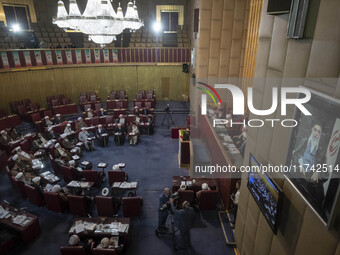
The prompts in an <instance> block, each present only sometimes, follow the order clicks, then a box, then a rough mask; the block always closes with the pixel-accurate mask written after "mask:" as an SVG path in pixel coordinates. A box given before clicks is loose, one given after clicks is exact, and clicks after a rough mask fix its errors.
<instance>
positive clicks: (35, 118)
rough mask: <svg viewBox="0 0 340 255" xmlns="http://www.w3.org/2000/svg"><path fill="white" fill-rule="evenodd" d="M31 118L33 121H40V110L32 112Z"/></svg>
mask: <svg viewBox="0 0 340 255" xmlns="http://www.w3.org/2000/svg"><path fill="white" fill-rule="evenodd" d="M31 119H32V121H33V122H37V121H41V116H40V112H36V113H32V114H31Z"/></svg>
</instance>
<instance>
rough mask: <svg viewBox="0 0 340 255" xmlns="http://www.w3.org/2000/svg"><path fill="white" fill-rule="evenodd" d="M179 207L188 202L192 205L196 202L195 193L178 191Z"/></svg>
mask: <svg viewBox="0 0 340 255" xmlns="http://www.w3.org/2000/svg"><path fill="white" fill-rule="evenodd" d="M178 195H179V199H178V205H179V206H181V205H182V203H183V202H184V201H188V202H189V203H190V204H191V205H192V204H193V202H194V197H195V193H194V191H193V190H178Z"/></svg>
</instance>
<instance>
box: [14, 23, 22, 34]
mask: <svg viewBox="0 0 340 255" xmlns="http://www.w3.org/2000/svg"><path fill="white" fill-rule="evenodd" d="M12 30H13V32H15V33H16V32H19V31H20V30H21V28H20V25H19V24H14V25H13V26H12Z"/></svg>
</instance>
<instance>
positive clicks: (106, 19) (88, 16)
mask: <svg viewBox="0 0 340 255" xmlns="http://www.w3.org/2000/svg"><path fill="white" fill-rule="evenodd" d="M53 23H54V24H56V25H58V26H59V27H60V28H64V29H68V28H70V29H73V30H75V31H79V32H82V33H84V34H87V35H89V40H92V41H93V42H95V43H98V44H100V45H101V46H105V45H106V44H108V43H111V42H112V41H113V40H116V36H117V35H119V34H121V33H122V32H123V30H124V29H129V30H130V32H134V31H136V30H138V29H139V28H141V27H142V26H144V23H143V21H142V20H141V19H139V15H138V10H137V6H136V2H134V3H132V2H131V1H130V2H129V3H128V4H127V9H126V14H125V17H124V15H123V9H122V8H121V7H120V3H119V7H118V8H117V12H115V11H114V9H113V7H112V5H111V3H110V2H109V0H88V1H87V4H86V8H85V10H84V12H83V14H81V13H80V11H79V8H78V5H77V1H76V0H70V7H69V13H67V11H66V8H65V5H64V3H63V1H61V0H59V1H58V13H57V18H55V19H53Z"/></svg>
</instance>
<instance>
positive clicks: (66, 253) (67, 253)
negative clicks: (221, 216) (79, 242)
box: [60, 246, 87, 255]
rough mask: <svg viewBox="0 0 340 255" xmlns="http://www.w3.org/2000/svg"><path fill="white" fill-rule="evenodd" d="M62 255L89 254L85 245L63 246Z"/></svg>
mask: <svg viewBox="0 0 340 255" xmlns="http://www.w3.org/2000/svg"><path fill="white" fill-rule="evenodd" d="M60 253H61V255H87V253H86V250H85V248H84V246H61V247H60Z"/></svg>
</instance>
